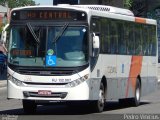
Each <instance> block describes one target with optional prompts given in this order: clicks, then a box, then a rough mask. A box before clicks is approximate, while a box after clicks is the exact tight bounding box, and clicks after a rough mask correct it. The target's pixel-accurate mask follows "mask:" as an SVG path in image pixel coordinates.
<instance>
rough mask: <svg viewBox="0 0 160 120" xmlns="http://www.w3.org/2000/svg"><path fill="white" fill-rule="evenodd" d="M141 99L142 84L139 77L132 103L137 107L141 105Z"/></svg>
mask: <svg viewBox="0 0 160 120" xmlns="http://www.w3.org/2000/svg"><path fill="white" fill-rule="evenodd" d="M140 100H141V84H140V80H139V79H138V78H137V81H136V88H135V95H134V98H131V105H132V106H135V107H136V106H139V105H140Z"/></svg>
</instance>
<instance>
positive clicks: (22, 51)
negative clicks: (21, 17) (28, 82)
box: [8, 24, 89, 67]
mask: <svg viewBox="0 0 160 120" xmlns="http://www.w3.org/2000/svg"><path fill="white" fill-rule="evenodd" d="M87 29H88V28H87V27H86V26H71V25H69V24H64V25H62V26H34V25H29V24H28V25H25V26H12V27H11V32H10V40H9V41H10V43H9V51H8V62H9V64H12V65H16V66H35V67H36V66H37V67H76V66H83V65H86V64H87V63H88V58H89V57H88V40H87V34H88V33H87Z"/></svg>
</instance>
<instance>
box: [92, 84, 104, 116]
mask: <svg viewBox="0 0 160 120" xmlns="http://www.w3.org/2000/svg"><path fill="white" fill-rule="evenodd" d="M104 106H105V89H104V85H103V83H101V84H100V89H99V99H98V100H97V101H94V102H93V103H92V107H93V111H94V112H98V113H100V112H103V110H104Z"/></svg>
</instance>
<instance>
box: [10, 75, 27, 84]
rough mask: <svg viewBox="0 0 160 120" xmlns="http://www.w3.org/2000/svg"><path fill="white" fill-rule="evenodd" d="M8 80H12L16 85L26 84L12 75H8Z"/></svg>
mask: <svg viewBox="0 0 160 120" xmlns="http://www.w3.org/2000/svg"><path fill="white" fill-rule="evenodd" d="M7 78H8V80H10V81H12V82H13V83H14V84H15V85H17V86H24V83H23V82H22V81H20V80H18V79H16V78H14V77H12V76H11V75H9V74H8V75H7Z"/></svg>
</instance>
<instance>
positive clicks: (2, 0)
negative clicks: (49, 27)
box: [0, 0, 35, 8]
mask: <svg viewBox="0 0 160 120" xmlns="http://www.w3.org/2000/svg"><path fill="white" fill-rule="evenodd" d="M0 5H2V6H8V7H9V8H15V7H21V6H29V5H35V1H33V0H0Z"/></svg>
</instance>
